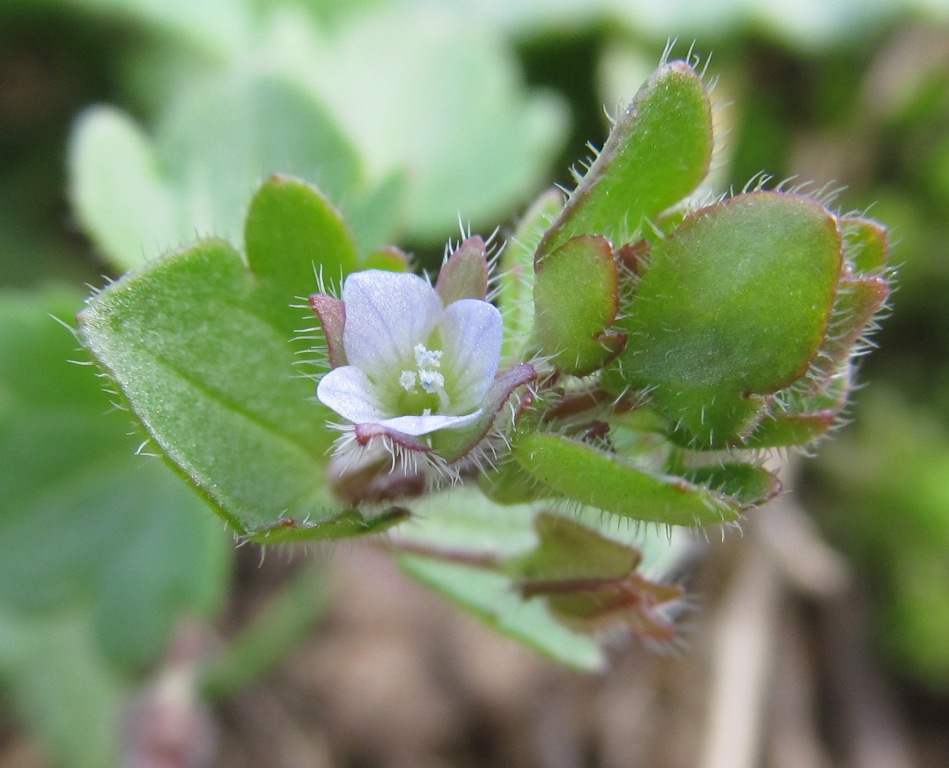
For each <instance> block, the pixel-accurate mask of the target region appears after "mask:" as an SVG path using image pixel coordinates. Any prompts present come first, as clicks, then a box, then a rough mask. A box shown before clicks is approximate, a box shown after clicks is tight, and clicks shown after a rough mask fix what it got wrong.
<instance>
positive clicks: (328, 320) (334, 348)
mask: <svg viewBox="0 0 949 768" xmlns="http://www.w3.org/2000/svg"><path fill="white" fill-rule="evenodd" d="M309 302H310V307H312V309H313V311H314V312H315V313H316V316H317V317H318V318H319V320H320V326H321V328H322V329H323V338H324V339H325V340H326V349H327V352H328V354H329V362H330V367H331V368H338V367H339V366H341V365H346V348H345V347H344V346H343V327H344V326H345V325H346V306H345V305H344V304H343V302H342V301H340V300H339V299H334V298H333V297H332V296H327V295H326V294H325V293H314V294H313V295H312V296H310V298H309Z"/></svg>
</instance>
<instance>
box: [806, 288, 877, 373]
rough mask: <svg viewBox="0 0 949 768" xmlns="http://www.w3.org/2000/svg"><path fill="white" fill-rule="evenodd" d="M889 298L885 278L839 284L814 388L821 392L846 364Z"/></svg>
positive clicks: (818, 359)
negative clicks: (825, 382) (825, 383)
mask: <svg viewBox="0 0 949 768" xmlns="http://www.w3.org/2000/svg"><path fill="white" fill-rule="evenodd" d="M889 295H890V288H889V285H887V282H886V280H884V279H883V278H882V277H861V278H857V279H844V280H841V281H840V284H839V286H838V288H837V300H836V302H835V303H834V310H833V312H832V313H831V316H830V323H829V324H828V327H827V337H826V338H825V339H824V343H823V344H822V345H821V350H820V354H819V355H818V356H817V360H816V361H815V365H814V367H813V369H812V371H811V374H812V375H813V376H814V377H815V379H816V382H815V383H816V387H815V388H820V387H821V386H822V385H823V383H824V380H825V379H827V378H829V377H830V376H833V375H834V373H835V372H836V371H838V370H839V369H840V367H841V366H843V365H846V364H847V361H848V360H849V358H850V357H851V356H852V355H853V353H854V350H855V349H856V347H857V345H858V344H859V342H860V339H861V338H862V337H863V335H864V334H865V333H866V332H867V329H868V327H869V326H870V324H871V323H872V321H873V318H874V316H875V315H876V314H877V313H878V312H879V311H880V309H881V308H882V307H883V305H884V304H886V299H887V297H888V296H889Z"/></svg>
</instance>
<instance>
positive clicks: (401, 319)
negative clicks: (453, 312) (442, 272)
mask: <svg viewBox="0 0 949 768" xmlns="http://www.w3.org/2000/svg"><path fill="white" fill-rule="evenodd" d="M343 304H344V305H345V307H346V324H345V326H344V327H343V346H344V347H345V349H346V358H347V362H348V363H349V364H350V365H354V366H356V367H357V368H361V369H362V370H363V371H366V372H367V373H370V374H372V375H373V376H376V375H378V376H380V377H384V376H386V375H387V374H389V373H391V372H393V371H394V372H395V375H396V376H398V372H399V371H400V370H401V369H402V368H403V367H404V365H403V363H404V362H405V361H411V360H412V357H411V355H412V350H413V348H414V347H415V345H416V344H418V343H419V342H423V341H425V340H426V339H427V338H428V335H429V333H431V330H432V328H434V327H435V323H437V322H438V317H439V315H440V314H441V311H442V302H441V299H439V298H438V294H437V293H436V292H435V289H434V288H432V286H431V284H430V283H429V282H428V280H426V279H424V278H422V277H419V276H418V275H413V274H411V273H407V272H386V271H383V270H378V269H367V270H364V271H362V272H353V273H352V274H351V275H349V276H348V277H347V278H346V282H345V283H344V284H343Z"/></svg>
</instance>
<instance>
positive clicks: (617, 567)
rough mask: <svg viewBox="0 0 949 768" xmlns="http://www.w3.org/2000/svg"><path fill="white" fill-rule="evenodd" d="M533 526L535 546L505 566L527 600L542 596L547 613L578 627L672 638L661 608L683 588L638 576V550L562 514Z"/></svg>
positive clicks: (546, 515) (672, 631) (541, 518)
mask: <svg viewBox="0 0 949 768" xmlns="http://www.w3.org/2000/svg"><path fill="white" fill-rule="evenodd" d="M534 525H535V528H536V530H537V533H538V535H539V538H540V541H539V543H538V546H537V547H536V548H535V549H534V550H533V551H531V552H529V553H527V554H526V555H523V556H521V557H518V558H515V559H513V560H512V561H510V562H509V563H508V564H507V568H506V570H507V571H508V572H509V573H511V575H512V577H513V578H514V579H515V582H514V583H515V587H516V588H517V589H518V591H519V592H520V593H521V595H522V596H523V597H524V598H525V599H530V598H534V597H543V598H545V599H546V601H547V605H548V607H549V609H550V611H551V613H552V614H553V615H554V616H556V617H557V618H558V619H559V620H560V621H562V622H563V623H564V624H566V625H567V626H568V627H570V628H571V629H574V630H577V631H581V632H586V633H593V632H598V631H602V630H607V629H610V628H613V627H620V626H623V627H626V628H628V629H630V630H631V631H633V632H634V633H636V634H637V635H640V636H641V637H646V638H649V639H652V640H659V641H665V642H670V641H672V640H674V639H675V627H674V626H673V625H672V624H671V622H669V621H668V619H666V617H665V616H663V615H662V612H661V609H660V606H662V605H664V604H667V603H671V602H674V601H676V600H678V599H679V598H681V596H682V588H681V587H679V586H677V585H670V584H659V583H653V582H650V581H648V580H646V579H645V578H643V577H642V576H641V575H639V574H638V573H637V572H636V571H637V569H638V568H639V565H640V563H641V561H642V554H641V553H640V552H639V550H637V549H635V548H633V547H630V546H628V545H625V544H622V543H620V542H618V541H616V540H614V539H610V538H607V537H606V536H604V535H603V534H601V533H599V532H598V531H595V530H593V529H591V528H588V527H586V526H585V525H582V524H581V523H579V522H578V521H576V520H574V519H572V518H568V517H563V516H561V515H553V514H550V513H541V514H539V515H538V516H537V517H536V519H535V521H534Z"/></svg>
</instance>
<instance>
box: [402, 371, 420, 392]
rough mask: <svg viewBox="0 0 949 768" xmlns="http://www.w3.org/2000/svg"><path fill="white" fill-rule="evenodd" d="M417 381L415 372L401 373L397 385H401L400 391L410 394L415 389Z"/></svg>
mask: <svg viewBox="0 0 949 768" xmlns="http://www.w3.org/2000/svg"><path fill="white" fill-rule="evenodd" d="M417 381H418V375H417V374H416V373H415V371H402V375H401V376H399V384H401V385H402V389H404V390H405V391H406V392H411V391H412V390H413V389H415V383H416V382H417Z"/></svg>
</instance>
